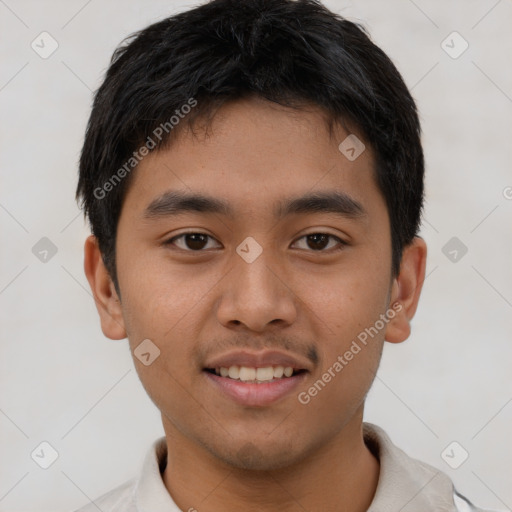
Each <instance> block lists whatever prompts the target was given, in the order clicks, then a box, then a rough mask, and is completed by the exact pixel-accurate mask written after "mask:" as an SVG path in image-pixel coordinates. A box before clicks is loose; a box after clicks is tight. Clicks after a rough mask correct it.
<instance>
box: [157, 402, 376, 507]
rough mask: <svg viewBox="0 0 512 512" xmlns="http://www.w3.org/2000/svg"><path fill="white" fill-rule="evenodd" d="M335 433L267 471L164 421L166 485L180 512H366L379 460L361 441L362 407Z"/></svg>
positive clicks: (374, 485) (370, 500) (164, 477)
mask: <svg viewBox="0 0 512 512" xmlns="http://www.w3.org/2000/svg"><path fill="white" fill-rule="evenodd" d="M359 413H360V414H356V415H355V417H354V418H352V420H351V421H350V422H349V423H347V425H345V426H344V427H343V429H342V430H341V432H339V433H338V435H337V436H336V437H335V438H334V439H332V440H330V441H329V442H328V443H325V444H324V445H322V446H320V447H315V448H314V449H313V450H312V453H311V454H309V455H306V456H305V457H304V458H303V459H302V460H301V461H300V462H298V463H296V464H294V465H293V466H287V467H285V468H282V469H278V470H271V471H251V470H244V469H239V468H236V467H233V466H229V465H227V464H226V463H224V462H223V461H220V460H219V459H218V458H216V457H214V456H213V455H212V454H211V453H209V452H207V451H206V450H205V449H204V448H203V447H202V446H198V445H197V444H196V443H194V442H193V441H191V440H190V439H188V438H186V437H184V436H183V435H182V434H181V433H180V432H179V431H177V430H176V429H174V428H171V427H170V426H169V424H168V422H165V421H164V428H165V433H166V441H167V449H168V452H167V453H168V455H167V466H166V469H165V471H164V474H163V481H164V484H165V486H166V488H167V490H168V491H169V493H170V495H171V496H172V498H173V500H174V501H175V503H176V504H177V505H178V507H179V508H180V509H181V510H184V511H190V512H193V511H194V510H198V511H200V512H221V511H222V512H224V511H226V510H237V509H238V510H246V511H250V512H252V511H265V512H277V511H279V512H295V511H297V512H298V511H301V512H303V511H304V510H336V511H337V512H338V511H340V512H341V511H343V512H363V511H366V510H368V508H369V506H370V504H371V502H372V499H373V496H374V494H375V490H376V488H377V483H378V479H379V462H378V460H377V459H376V458H375V457H374V456H373V454H372V453H371V452H370V450H369V449H368V447H367V446H366V445H365V443H364V439H363V431H362V408H361V410H360V411H359Z"/></svg>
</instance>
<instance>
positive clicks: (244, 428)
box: [77, 0, 479, 512]
mask: <svg viewBox="0 0 512 512" xmlns="http://www.w3.org/2000/svg"><path fill="white" fill-rule="evenodd" d="M420 136H421V129H420V124H419V120H418V115H417V110H416V105H415V103H414V100H413V99H412V97H411V95H410V93H409V91H408V90H407V87H406V86H405V84H404V82H403V80H402V78H401V76H400V74H399V72H398V71H397V70H396V68H395V66H394V65H393V64H392V62H391V61H390V60H389V58H388V57H387V56H386V55H385V54H384V53H383V52H382V50H380V49H379V48H378V47H377V46H375V45H374V44H373V43H372V42H371V41H370V39H369V37H368V36H367V35H366V33H365V32H364V30H363V29H362V28H361V27H360V26H358V25H356V24H354V23H351V22H349V21H347V20H344V19H343V18H341V17H340V16H337V15H335V14H333V13H332V12H330V11H329V10H327V9H326V8H325V7H324V6H322V5H321V4H320V3H319V2H315V1H313V0H298V1H292V0H234V1H233V0H214V1H211V2H209V3H206V4H204V5H201V6H199V7H196V8H194V9H192V10H189V11H186V12H182V13H180V14H177V15H175V16H172V17H170V18H168V19H165V20H163V21H160V22H158V23H155V24H154V25H151V26H149V27H147V28H146V29H145V30H142V31H141V32H139V33H138V34H135V36H134V37H132V38H131V40H129V41H128V42H127V43H126V44H125V45H124V46H122V47H120V48H119V49H118V50H116V52H115V54H114V56H113V59H112V62H111V65H110V68H109V70H108V72H107V75H106V78H105V81H104V83H103V84H102V86H101V87H100V89H99V90H98V92H97V94H96V97H95V102H94V106H93V110H92V114H91V117H90V120H89V125H88V128H87V134H86V138H85V143H84V147H83V150H82V156H81V160H80V178H79V183H78V189H77V199H79V198H81V199H82V206H83V207H84V210H85V213H86V214H87V216H88V217H89V220H90V224H91V229H92V233H93V235H92V236H90V237H89V238H88V239H87V241H86V243H85V264H84V268H85V273H86V275H87V279H88V280H89V283H90V286H91V289H92V291H93V293H94V297H95V301H96V305H97V308H98V312H99V315H100V319H101V327H102V330H103V333H104V334H105V336H107V337H108V338H110V339H123V338H125V337H127V338H128V340H129V344H130V348H131V351H132V354H133V356H134V358H133V360H134V364H135V366H136V368H137V372H138V375H139V377H140V379H141V381H142V384H143V385H144V387H145V389H146V391H147V393H148V395H149V396H150V397H151V399H152V401H153V402H154V403H155V405H156V406H157V407H158V409H159V410H160V411H161V415H162V423H163V428H164V431H165V437H162V438H161V439H158V440H156V441H155V443H154V445H153V446H152V447H151V449H150V450H149V452H148V455H147V458H146V460H145V463H144V467H143V468H142V471H141V473H140V475H139V477H137V478H136V479H134V480H132V481H129V482H127V483H126V484H124V485H123V486H121V487H119V488H117V489H114V490H113V491H111V492H110V493H108V494H106V495H104V496H102V497H101V498H99V499H98V500H96V501H95V503H91V504H89V505H86V506H85V507H84V508H82V509H81V511H82V512H89V511H92V510H97V509H98V508H99V509H100V510H102V511H104V512H106V511H112V512H114V511H115V512H121V511H123V512H124V511H126V512H128V511H129V512H135V511H151V512H171V511H178V510H182V511H199V512H220V511H222V512H225V511H231V510H244V511H268V512H273V511H278V510H279V511H280V512H283V511H304V510H307V511H318V510H322V511H345V512H361V511H366V510H370V511H372V512H383V511H397V512H398V511H402V512H412V511H415V512H419V511H421V512H423V511H436V512H439V511H456V510H459V511H462V510H464V511H468V510H473V511H475V510H479V509H477V508H475V507H474V506H473V505H472V504H470V503H469V502H468V501H467V500H466V499H465V498H463V497H461V496H460V495H458V494H457V493H456V491H455V490H454V488H453V485H452V482H451V481H450V479H449V478H448V477H447V476H446V475H445V474H443V473H442V472H441V471H439V470H437V469H435V468H433V467H430V466H428V465H427V464H424V463H422V462H419V461H417V460H414V459H412V458H410V457H408V456H407V455H406V454H405V453H404V452H402V451H401V450H400V449H399V448H397V447H396V446H395V445H394V444H392V442H391V440H390V439H389V437H388V436H387V435H386V434H385V432H384V431H383V430H382V429H380V428H379V427H377V426H376V425H371V424H368V423H363V410H364V401H365V398H366V395H367V393H368V391H369V389H370V387H371V385H372V382H373V380H374V377H375V374H376V371H377V369H378V366H379V362H380V358H381V354H382V348H383V344H384V341H387V342H390V343H400V342H402V341H404V340H405V339H407V338H408V336H409V334H410V320H411V318H412V317H413V315H414V314H415V311H416V307H417V304H418V300H419V296H420V292H421V288H422V284H423V280H424V276H425V262H426V245H425V242H424V241H423V240H422V239H421V238H420V237H418V236H417V235H418V230H419V225H420V217H421V211H422V204H423V174H424V159H423V151H422V147H421V141H420Z"/></svg>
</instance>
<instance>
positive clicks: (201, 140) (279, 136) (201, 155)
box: [125, 99, 382, 217]
mask: <svg viewBox="0 0 512 512" xmlns="http://www.w3.org/2000/svg"><path fill="white" fill-rule="evenodd" d="M203 128H204V125H201V124H200V123H199V122H198V123H197V125H196V126H194V131H193V132H192V131H190V130H188V129H183V130H182V131H180V132H179V133H178V135H177V137H175V138H174V139H173V141H172V143H171V144H170V145H169V146H168V147H167V148H165V149H160V150H158V151H156V152H153V153H151V154H149V155H148V156H146V157H145V158H144V159H143V160H142V161H141V162H140V163H139V165H138V167H137V169H136V170H135V171H134V176H133V180H132V183H131V185H130V187H129V189H128V193H127V196H126V199H125V205H126V203H129V208H130V209H132V208H133V209H135V210H137V211H138V213H139V217H141V216H142V217H146V216H147V215H146V213H148V209H149V214H150V216H151V213H155V212H157V211H158V208H159V206H158V201H159V199H160V200H161V198H162V196H164V195H165V194H167V193H169V192H171V193H172V191H176V190H179V191H180V194H181V195H182V196H183V195H184V194H185V193H188V194H189V195H190V194H193V193H195V194H196V195H202V196H203V197H206V196H208V197H210V198H212V197H217V198H219V204H217V207H218V210H219V211H220V210H224V211H227V210H229V212H227V213H229V214H231V215H233V214H234V213H236V212H237V211H239V210H245V211H246V212H247V211H252V212H253V213H256V212H257V213H259V214H260V215H261V214H262V213H263V211H262V208H263V205H265V206H264V208H265V210H267V209H268V206H269V204H270V203H272V211H270V210H269V211H268V212H267V213H269V214H272V215H273V216H275V217H278V216H282V215H283V212H286V211H289V212H293V211H294V207H293V205H291V201H292V199H293V198H295V199H297V198H299V197H305V196H306V194H307V193H310V195H314V194H315V193H322V194H323V193H325V192H326V191H328V190H330V191H332V192H333V193H336V192H338V197H337V200H338V204H339V203H340V201H341V202H344V206H345V207H347V211H348V210H350V206H352V207H353V208H352V210H353V212H355V211H356V210H358V209H359V210H363V211H364V210H365V203H367V202H368V199H367V198H366V199H365V196H367V195H373V196H375V194H377V195H380V192H379V191H378V189H377V186H376V181H375V178H374V174H375V173H374V157H373V152H372V150H371V148H370V147H369V146H366V147H364V149H363V150H362V147H363V143H362V140H361V137H360V136H358V134H353V133H350V132H349V131H348V130H347V129H345V128H343V127H341V126H340V125H335V126H334V129H333V134H332V135H333V136H332V137H330V135H329V132H328V129H327V124H326V120H325V117H324V116H323V113H322V111H321V110H320V109H318V108H314V107H311V108H309V109H308V110H307V111H297V110H292V109H287V108H285V107H281V106H280V105H276V104H272V103H270V102H267V101H264V100H261V99H250V100H241V101H238V102H233V103H230V104H226V105H224V106H223V107H222V108H221V109H219V110H218V111H217V113H216V114H215V117H214V118H213V120H212V122H211V124H210V125H209V128H208V130H207V131H205V130H204V129H203ZM354 137H357V139H354ZM354 141H355V142H356V145H357V141H360V144H361V145H360V146H355V150H356V151H357V152H360V151H362V152H361V153H360V154H359V156H357V158H355V159H353V158H352V157H353V155H354V152H352V153H350V152H346V150H347V148H348V149H350V146H354ZM340 144H341V146H340ZM341 196H343V199H340V198H341ZM284 198H289V199H290V200H289V201H288V202H287V203H286V204H285V203H284V202H283V199H284ZM381 199H382V198H381ZM332 200H333V197H331V204H332V203H333V201H332ZM334 201H336V198H334ZM220 202H222V203H223V205H220ZM196 203H197V201H196ZM350 203H352V204H350ZM151 205H152V206H151ZM169 205H170V203H169V202H167V206H169ZM209 206H212V205H209ZM209 206H208V207H209ZM295 206H296V207H297V208H299V209H300V205H297V204H295ZM226 207H227V208H226ZM359 207H360V208H359ZM163 208H164V209H165V206H164V207H163Z"/></svg>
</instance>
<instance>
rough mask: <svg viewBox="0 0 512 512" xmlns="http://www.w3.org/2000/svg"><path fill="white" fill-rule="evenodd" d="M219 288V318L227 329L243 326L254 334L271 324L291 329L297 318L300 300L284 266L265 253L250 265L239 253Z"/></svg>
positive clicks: (235, 255) (267, 252)
mask: <svg viewBox="0 0 512 512" xmlns="http://www.w3.org/2000/svg"><path fill="white" fill-rule="evenodd" d="M233 265H234V268H233V270H232V271H231V272H230V273H229V275H228V276H226V277H227V279H224V280H223V281H222V286H221V287H220V292H221V297H220V300H219V302H218V306H217V312H216V313H217V318H218V320H219V322H220V323H221V324H222V325H224V326H225V327H233V326H234V325H240V324H243V325H245V327H246V328H247V329H250V330H251V331H254V332H262V331H264V330H265V329H268V326H269V325H280V326H282V327H285V326H289V325H291V324H293V323H294V322H295V319H296V317H297V303H298V298H297V297H296V295H295V294H294V293H293V291H292V283H291V280H290V278H289V277H288V276H287V275H286V273H285V272H284V271H283V269H282V265H281V264H279V262H278V261H277V260H276V258H271V257H270V255H269V251H266V250H264V251H263V252H262V253H261V254H260V256H259V257H258V258H257V259H256V260H255V261H253V262H252V263H248V262H247V261H244V260H243V259H242V258H241V257H239V255H238V254H236V253H235V254H234V257H233Z"/></svg>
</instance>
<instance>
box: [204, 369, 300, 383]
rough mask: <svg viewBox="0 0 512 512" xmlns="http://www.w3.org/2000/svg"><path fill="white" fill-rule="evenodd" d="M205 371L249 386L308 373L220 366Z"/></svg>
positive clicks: (293, 370) (296, 370)
mask: <svg viewBox="0 0 512 512" xmlns="http://www.w3.org/2000/svg"><path fill="white" fill-rule="evenodd" d="M205 371H206V372H208V373H211V374H212V375H217V376H220V377H223V378H226V379H231V380H235V381H239V382H246V383H249V384H263V383H271V382H275V381H278V380H281V379H289V378H291V377H294V376H296V375H300V374H302V373H304V372H306V370H305V369H296V368H293V367H292V366H281V365H278V366H264V367H258V368H256V367H251V366H237V365H233V366H230V367H229V368H228V367H227V366H220V367H217V368H205Z"/></svg>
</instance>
